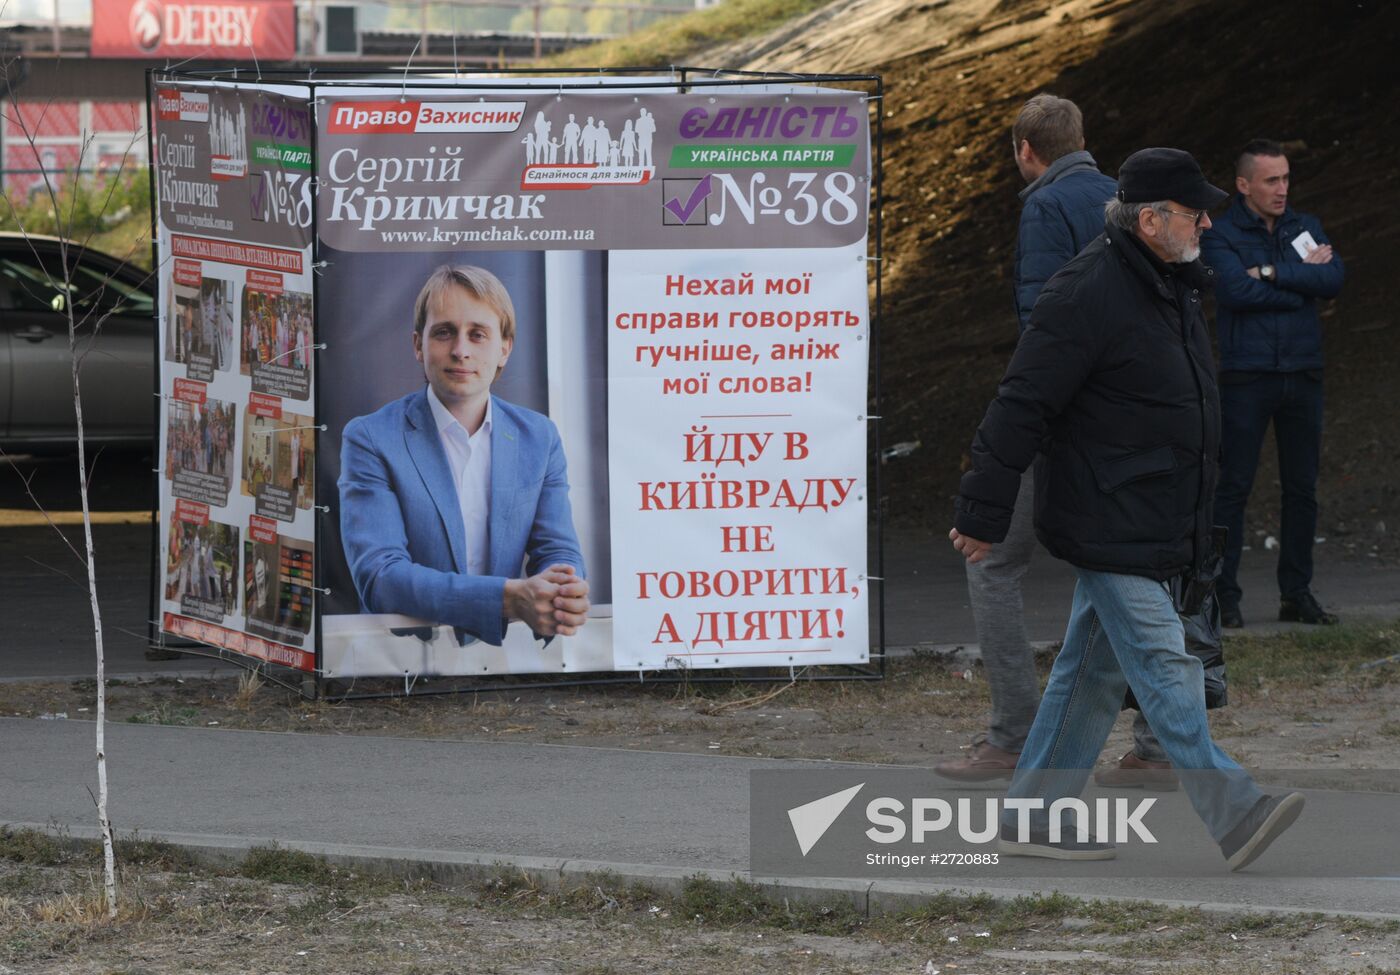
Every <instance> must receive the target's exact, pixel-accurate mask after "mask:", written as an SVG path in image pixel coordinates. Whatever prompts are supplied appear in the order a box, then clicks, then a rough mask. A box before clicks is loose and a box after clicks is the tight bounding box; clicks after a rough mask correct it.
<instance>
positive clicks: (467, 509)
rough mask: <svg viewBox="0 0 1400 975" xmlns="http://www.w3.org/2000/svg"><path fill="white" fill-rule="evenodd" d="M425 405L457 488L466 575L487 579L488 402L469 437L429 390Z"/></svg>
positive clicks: (489, 517)
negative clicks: (463, 527)
mask: <svg viewBox="0 0 1400 975" xmlns="http://www.w3.org/2000/svg"><path fill="white" fill-rule="evenodd" d="M428 405H429V406H430V407H432V411H433V419H435V420H436V421H437V430H438V439H439V440H441V441H442V450H443V453H445V454H446V455H447V465H448V466H449V467H451V468H452V481H453V483H454V484H456V486H457V504H458V506H459V507H460V508H461V509H462V524H463V525H464V526H465V527H466V543H467V572H468V573H469V574H470V575H474V576H481V575H486V569H487V553H488V552H489V551H490V535H489V532H490V524H491V401H490V400H489V399H488V400H487V401H486V417H485V419H483V420H482V421H481V426H480V427H478V428H477V431H476V433H473V434H468V433H467V428H466V427H464V426H462V424H461V423H459V422H458V420H457V418H456V417H455V416H453V415H452V414H451V413H450V412H449V411H448V409H447V407H445V406H443V405H442V400H440V399H438V397H437V393H435V392H433V387H431V386H429V387H428Z"/></svg>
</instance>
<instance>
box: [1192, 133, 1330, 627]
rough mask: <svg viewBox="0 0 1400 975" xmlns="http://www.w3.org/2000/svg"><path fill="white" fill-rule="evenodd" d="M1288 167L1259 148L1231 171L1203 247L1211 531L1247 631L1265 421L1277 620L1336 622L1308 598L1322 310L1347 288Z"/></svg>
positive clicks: (1232, 608) (1226, 607)
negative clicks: (1243, 607)
mask: <svg viewBox="0 0 1400 975" xmlns="http://www.w3.org/2000/svg"><path fill="white" fill-rule="evenodd" d="M1288 177H1289V172H1288V157H1287V156H1285V155H1284V153H1283V147H1282V146H1280V145H1279V144H1278V143H1277V142H1269V141H1267V140H1265V139H1256V140H1254V141H1253V142H1251V143H1249V145H1247V146H1245V147H1244V151H1243V152H1242V153H1240V157H1239V159H1238V161H1237V162H1236V164H1235V188H1236V189H1237V190H1239V195H1238V196H1236V197H1235V201H1234V203H1233V204H1232V205H1231V207H1230V209H1229V211H1227V212H1226V214H1225V216H1223V217H1222V218H1221V219H1220V222H1219V223H1218V224H1216V225H1215V226H1214V227H1213V228H1212V229H1211V231H1210V232H1209V233H1208V234H1206V235H1205V237H1204V238H1203V239H1202V241H1201V247H1202V250H1203V251H1204V258H1203V259H1204V260H1205V262H1206V263H1207V264H1208V265H1210V267H1211V268H1213V269H1214V271H1215V276H1216V280H1217V281H1218V282H1219V283H1218V285H1217V287H1216V304H1217V306H1218V308H1219V313H1218V316H1217V319H1218V322H1217V324H1218V325H1219V332H1220V387H1221V388H1220V409H1221V414H1222V417H1223V423H1224V425H1223V429H1222V432H1221V439H1222V442H1223V446H1224V452H1223V454H1222V459H1221V469H1220V487H1219V489H1218V490H1217V492H1216V495H1215V517H1216V521H1217V522H1218V523H1219V524H1221V525H1224V526H1225V527H1226V528H1228V529H1229V532H1230V534H1229V537H1228V538H1227V539H1226V547H1225V568H1224V571H1223V573H1222V575H1221V578H1220V588H1219V594H1220V619H1221V622H1222V624H1223V625H1225V626H1231V627H1238V626H1243V625H1244V617H1243V616H1242V615H1241V613H1240V595H1241V590H1240V584H1239V575H1238V573H1239V566H1240V550H1241V547H1242V546H1243V543H1244V509H1245V503H1246V502H1247V501H1248V500H1249V492H1250V489H1251V488H1252V487H1253V486H1254V472H1255V469H1256V468H1257V467H1258V466H1259V448H1260V446H1261V444H1262V443H1263V441H1264V433H1265V431H1267V430H1268V428H1269V422H1270V421H1271V420H1272V421H1273V424H1274V438H1275V440H1276V441H1277V443H1278V468H1279V480H1280V482H1282V487H1283V517H1282V524H1281V526H1280V529H1279V539H1280V544H1279V558H1278V589H1279V595H1280V597H1281V602H1280V605H1279V614H1278V618H1279V619H1281V620H1292V621H1297V622H1301V623H1335V622H1337V617H1335V616H1333V615H1332V614H1331V613H1328V612H1327V611H1326V610H1324V609H1323V608H1322V607H1321V606H1320V605H1319V604H1318V601H1317V599H1316V597H1314V596H1313V593H1312V575H1313V562H1312V548H1313V535H1314V533H1315V532H1316V530H1317V471H1318V463H1319V458H1320V456H1321V453H1322V322H1321V320H1320V319H1319V318H1318V315H1317V299H1319V298H1332V297H1334V296H1335V295H1336V294H1337V292H1338V291H1340V290H1341V288H1342V279H1343V277H1344V276H1345V271H1344V270H1343V268H1342V259H1341V258H1340V257H1338V256H1337V255H1336V254H1334V253H1333V252H1332V245H1331V244H1330V243H1328V241H1327V236H1326V235H1325V234H1324V233H1323V232H1322V224H1321V223H1319V222H1318V221H1317V218H1316V217H1312V216H1309V215H1308V214H1306V213H1298V212H1297V211H1296V210H1294V209H1293V208H1292V207H1290V206H1289V205H1288Z"/></svg>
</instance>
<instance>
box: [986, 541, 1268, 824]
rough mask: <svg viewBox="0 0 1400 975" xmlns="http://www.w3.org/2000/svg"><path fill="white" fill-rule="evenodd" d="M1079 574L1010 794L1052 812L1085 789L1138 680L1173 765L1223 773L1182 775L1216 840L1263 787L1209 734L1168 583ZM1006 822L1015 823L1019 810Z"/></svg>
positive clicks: (1200, 688) (1040, 820)
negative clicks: (1127, 693) (1037, 798)
mask: <svg viewBox="0 0 1400 975" xmlns="http://www.w3.org/2000/svg"><path fill="white" fill-rule="evenodd" d="M1075 571H1076V572H1077V573H1078V575H1079V582H1078V584H1077V585H1076V586H1075V589H1074V606H1073V608H1072V609H1071V611H1070V619H1069V629H1068V630H1066V631H1065V645H1064V647H1063V648H1062V649H1061V650H1060V654H1059V656H1058V657H1056V658H1055V666H1054V667H1053V669H1052V670H1051V671H1050V683H1049V684H1048V685H1047V686H1046V688H1045V695H1044V696H1043V697H1042V698H1041V700H1040V710H1039V711H1037V712H1036V715H1035V723H1034V724H1033V725H1031V731H1030V735H1029V737H1027V739H1026V747H1025V748H1024V749H1022V751H1021V760H1020V762H1019V764H1018V765H1017V766H1016V774H1015V775H1014V776H1013V777H1012V780H1011V788H1010V789H1009V790H1008V792H1007V795H1008V796H1010V797H1013V798H1028V797H1034V796H1040V797H1043V798H1044V799H1045V808H1046V809H1048V808H1049V807H1050V805H1051V804H1052V803H1053V802H1054V801H1055V800H1056V799H1059V798H1064V797H1073V796H1078V795H1079V793H1080V792H1082V791H1083V788H1084V784H1085V782H1086V781H1087V780H1088V778H1089V773H1090V771H1091V770H1092V769H1093V766H1094V761H1095V759H1097V758H1098V756H1099V752H1100V751H1101V750H1102V749H1103V745H1104V742H1105V741H1106V740H1107V739H1108V733H1109V732H1110V731H1111V730H1112V729H1113V722H1114V720H1115V719H1116V718H1117V717H1118V710H1119V708H1120V706H1121V705H1122V703H1123V692H1124V690H1125V689H1126V688H1128V687H1132V689H1133V694H1134V695H1136V697H1137V699H1138V703H1139V705H1141V707H1142V713H1143V714H1144V715H1145V716H1146V718H1147V720H1148V722H1149V723H1150V724H1151V726H1152V730H1153V731H1154V732H1156V734H1157V739H1158V740H1159V741H1160V742H1161V745H1162V749H1163V751H1165V752H1166V754H1167V757H1168V758H1169V759H1170V760H1171V763H1172V765H1173V766H1174V767H1176V768H1178V769H1210V770H1213V771H1216V772H1218V773H1220V774H1218V775H1210V776H1201V775H1187V776H1183V777H1182V779H1183V783H1182V784H1183V786H1184V787H1185V789H1186V793H1187V795H1188V796H1189V797H1190V799H1191V805H1192V806H1193V807H1194V808H1195V810H1196V814H1197V815H1198V816H1200V817H1201V820H1202V821H1203V822H1204V823H1205V825H1206V829H1207V830H1209V832H1210V835H1211V836H1212V837H1213V838H1214V839H1215V841H1216V842H1219V841H1220V840H1221V839H1222V838H1223V837H1224V836H1225V834H1227V833H1228V832H1230V830H1231V829H1232V828H1234V827H1235V826H1236V825H1237V824H1238V823H1239V822H1240V821H1241V820H1242V819H1243V818H1244V816H1245V814H1246V813H1248V812H1249V810H1250V809H1251V808H1253V806H1254V804H1255V802H1257V801H1258V800H1259V798H1260V797H1261V796H1262V795H1263V793H1261V792H1260V791H1259V787H1258V786H1257V785H1255V784H1254V780H1253V779H1251V778H1250V776H1249V773H1248V772H1246V771H1245V770H1244V769H1242V768H1240V766H1239V764H1238V763H1236V762H1235V760H1234V759H1232V758H1230V756H1229V755H1226V754H1225V753H1224V752H1223V751H1221V750H1220V747H1219V746H1218V745H1216V744H1215V742H1214V741H1212V740H1211V737H1210V727H1209V726H1208V725H1207V724H1206V697H1205V680H1204V677H1203V675H1202V667H1201V661H1200V660H1199V659H1197V658H1196V657H1193V656H1192V655H1191V654H1189V653H1187V652H1186V639H1185V635H1184V633H1183V631H1182V627H1181V617H1179V616H1178V615H1177V613H1176V607H1175V606H1174V605H1173V604H1172V599H1171V596H1170V595H1168V593H1167V590H1166V586H1165V585H1163V584H1162V583H1160V582H1154V581H1152V580H1151V579H1147V578H1144V577H1142V576H1130V575H1120V574H1118V573H1113V572H1092V571H1090V570H1088V569H1076V570H1075ZM1042 770H1066V771H1057V772H1056V774H1054V775H1045V774H1043V772H1042ZM1003 822H1004V823H1006V824H1007V825H1014V824H1015V822H1016V819H1015V814H1014V811H1013V812H1010V813H1009V814H1008V815H1006V816H1004V818H1003ZM1031 824H1032V828H1033V829H1036V830H1043V829H1045V828H1046V825H1047V819H1046V817H1045V815H1044V812H1043V811H1042V812H1041V814H1040V815H1039V816H1038V817H1037V816H1036V815H1034V814H1032V816H1031Z"/></svg>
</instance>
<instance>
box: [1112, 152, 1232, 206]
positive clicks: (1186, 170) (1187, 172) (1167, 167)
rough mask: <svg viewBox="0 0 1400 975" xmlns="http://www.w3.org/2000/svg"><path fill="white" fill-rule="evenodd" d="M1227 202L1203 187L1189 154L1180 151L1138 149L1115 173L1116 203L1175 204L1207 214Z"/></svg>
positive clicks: (1202, 176)
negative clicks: (1206, 212)
mask: <svg viewBox="0 0 1400 975" xmlns="http://www.w3.org/2000/svg"><path fill="white" fill-rule="evenodd" d="M1229 198H1230V194H1229V193H1226V192H1225V191H1224V190H1222V189H1220V188H1219V187H1216V186H1212V185H1211V184H1210V183H1207V182H1206V177H1205V174H1204V173H1202V172H1201V167H1200V166H1199V165H1197V164H1196V160H1195V159H1193V158H1192V157H1191V153H1189V152H1183V151H1182V150H1180V149H1139V150H1138V151H1137V152H1135V153H1133V154H1132V155H1131V156H1129V157H1128V158H1127V159H1125V160H1124V161H1123V165H1122V167H1121V168H1120V169H1119V170H1118V199H1119V200H1121V201H1122V202H1124V203H1156V202H1158V201H1159V200H1175V201H1176V202H1177V203H1180V204H1181V205H1182V206H1188V207H1194V208H1195V209H1197V210H1209V209H1210V208H1211V207H1214V206H1219V205H1220V204H1222V203H1224V202H1225V201H1226V200H1228V199H1229Z"/></svg>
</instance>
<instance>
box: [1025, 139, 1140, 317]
mask: <svg viewBox="0 0 1400 975" xmlns="http://www.w3.org/2000/svg"><path fill="white" fill-rule="evenodd" d="M1117 189H1118V184H1117V183H1116V182H1115V181H1114V180H1111V179H1109V178H1108V177H1107V176H1105V175H1104V174H1103V173H1101V172H1099V170H1098V167H1097V166H1096V165H1095V164H1094V157H1093V156H1091V155H1089V153H1087V152H1084V151H1083V150H1081V151H1079V152H1071V153H1068V154H1067V155H1063V156H1061V157H1060V158H1059V159H1056V160H1055V161H1054V162H1053V163H1051V164H1050V168H1049V169H1047V170H1046V171H1045V172H1044V174H1043V175H1041V177H1040V178H1039V179H1037V180H1035V181H1034V182H1033V183H1031V184H1030V185H1029V186H1027V187H1026V188H1025V189H1024V190H1022V191H1021V200H1022V201H1023V202H1022V209H1021V229H1020V231H1019V232H1018V233H1017V235H1016V317H1017V318H1018V319H1019V320H1020V323H1021V331H1023V332H1024V331H1025V330H1026V325H1027V323H1029V322H1030V320H1031V309H1032V308H1034V307H1035V300H1036V298H1038V297H1040V289H1041V288H1043V287H1045V282H1046V281H1049V280H1050V278H1051V277H1052V276H1053V275H1054V274H1055V272H1056V271H1058V270H1059V269H1060V268H1062V267H1064V266H1065V265H1066V264H1068V263H1069V262H1070V259H1071V258H1073V257H1074V256H1075V255H1076V254H1078V253H1079V252H1080V251H1082V250H1083V249H1084V248H1085V246H1087V245H1088V243H1089V241H1091V240H1093V239H1094V238H1095V237H1097V236H1098V235H1099V234H1101V233H1103V208H1104V204H1105V203H1107V202H1108V201H1109V199H1110V198H1112V196H1113V194H1114V193H1115V192H1116V191H1117Z"/></svg>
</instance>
